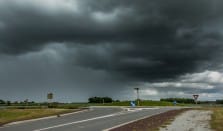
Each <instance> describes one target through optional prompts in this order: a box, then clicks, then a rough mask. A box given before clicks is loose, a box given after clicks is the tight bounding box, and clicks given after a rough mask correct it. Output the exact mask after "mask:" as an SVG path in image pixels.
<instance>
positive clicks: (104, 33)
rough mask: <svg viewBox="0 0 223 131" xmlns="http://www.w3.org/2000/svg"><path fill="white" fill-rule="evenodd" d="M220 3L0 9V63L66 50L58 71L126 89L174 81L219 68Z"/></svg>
mask: <svg viewBox="0 0 223 131" xmlns="http://www.w3.org/2000/svg"><path fill="white" fill-rule="evenodd" d="M222 6H223V2H222V1H220V0H196V1H194V0H188V1H183V0H171V1H163V0H149V1H148V0H137V1H126V0H119V1H114V0H106V1H105V0H94V1H92V0H73V1H72V0H55V1H53V0H47V1H44V0H33V1H28V0H21V1H13V0H7V1H1V2H0V55H1V56H4V55H10V56H20V55H24V54H28V53H32V52H40V51H42V50H44V49H45V48H46V47H48V45H50V44H52V43H57V44H58V43H59V44H61V45H64V46H66V47H67V48H69V52H68V49H66V51H67V52H66V51H65V52H63V54H60V55H61V56H60V57H62V58H63V61H66V62H67V61H68V62H67V63H66V62H65V63H63V64H64V65H66V64H69V66H66V68H68V67H69V69H68V70H75V69H74V67H72V66H75V67H76V66H77V67H80V68H85V69H91V70H95V71H105V72H107V73H108V74H110V75H111V76H113V77H119V78H124V79H125V80H126V81H144V82H146V81H162V80H174V79H177V78H178V77H179V76H181V75H184V74H186V73H193V72H199V71H203V70H207V69H215V70H218V68H219V67H221V65H222V59H221V58H222V56H223V54H222V52H223V44H222V38H223V37H222V34H223V25H222V22H223V16H222V13H223V10H222Z"/></svg>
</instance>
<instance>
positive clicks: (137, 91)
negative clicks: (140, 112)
mask: <svg viewBox="0 0 223 131" xmlns="http://www.w3.org/2000/svg"><path fill="white" fill-rule="evenodd" d="M134 89H135V90H136V93H137V105H138V106H139V88H134Z"/></svg>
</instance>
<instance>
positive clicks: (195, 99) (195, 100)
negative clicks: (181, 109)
mask: <svg viewBox="0 0 223 131" xmlns="http://www.w3.org/2000/svg"><path fill="white" fill-rule="evenodd" d="M193 97H194V102H195V103H196V104H197V99H198V97H199V95H193Z"/></svg>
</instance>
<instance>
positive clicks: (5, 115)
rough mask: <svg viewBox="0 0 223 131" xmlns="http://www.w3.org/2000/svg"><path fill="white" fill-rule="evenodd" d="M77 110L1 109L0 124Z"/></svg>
mask: <svg viewBox="0 0 223 131" xmlns="http://www.w3.org/2000/svg"><path fill="white" fill-rule="evenodd" d="M78 110H79V109H76V110H74V109H1V110H0V126H1V125H3V124H7V123H10V122H15V121H20V120H28V119H35V118H41V117H46V116H52V115H58V114H64V113H70V112H75V111H78Z"/></svg>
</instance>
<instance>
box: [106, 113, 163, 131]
mask: <svg viewBox="0 0 223 131" xmlns="http://www.w3.org/2000/svg"><path fill="white" fill-rule="evenodd" d="M160 113H162V112H158V113H155V114H153V115H148V116H145V117H142V118H139V119H136V120H132V121H129V122H125V123H122V124H119V125H116V126H113V127H111V128H107V129H104V130H102V131H110V130H112V129H115V128H118V127H121V126H124V125H127V124H130V123H133V122H136V121H139V120H143V119H146V118H148V117H151V116H155V115H158V114H160Z"/></svg>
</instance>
